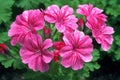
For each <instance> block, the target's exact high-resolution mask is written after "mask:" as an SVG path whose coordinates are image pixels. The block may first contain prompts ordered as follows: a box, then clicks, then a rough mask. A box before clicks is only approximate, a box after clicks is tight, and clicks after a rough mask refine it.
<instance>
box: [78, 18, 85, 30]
mask: <svg viewBox="0 0 120 80" xmlns="http://www.w3.org/2000/svg"><path fill="white" fill-rule="evenodd" d="M78 25H79V27H80V28H81V27H83V25H84V20H83V19H82V18H79V19H78Z"/></svg>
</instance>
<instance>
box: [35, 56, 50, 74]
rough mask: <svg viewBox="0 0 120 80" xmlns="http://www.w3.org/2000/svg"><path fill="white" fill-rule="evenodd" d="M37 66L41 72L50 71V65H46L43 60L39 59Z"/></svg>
mask: <svg viewBox="0 0 120 80" xmlns="http://www.w3.org/2000/svg"><path fill="white" fill-rule="evenodd" d="M37 64H38V65H37V69H38V70H40V71H41V72H45V71H47V70H48V69H49V65H48V64H47V63H45V62H44V61H43V60H42V59H41V58H38V60H37Z"/></svg>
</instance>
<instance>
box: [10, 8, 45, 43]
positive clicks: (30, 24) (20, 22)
mask: <svg viewBox="0 0 120 80" xmlns="http://www.w3.org/2000/svg"><path fill="white" fill-rule="evenodd" d="M43 27H44V15H43V13H42V12H41V11H40V10H38V9H37V10H27V11H24V12H23V13H22V14H20V15H18V16H17V17H16V20H15V21H14V22H13V23H12V24H11V28H10V30H9V31H8V36H10V37H12V39H11V44H12V45H16V44H17V43H20V44H23V43H24V41H26V40H28V39H30V38H31V36H32V35H33V34H36V33H37V32H36V30H41V29H43Z"/></svg>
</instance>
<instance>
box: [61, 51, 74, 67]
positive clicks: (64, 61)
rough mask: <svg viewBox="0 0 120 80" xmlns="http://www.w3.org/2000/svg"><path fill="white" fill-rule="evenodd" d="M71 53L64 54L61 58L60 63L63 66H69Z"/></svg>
mask: <svg viewBox="0 0 120 80" xmlns="http://www.w3.org/2000/svg"><path fill="white" fill-rule="evenodd" d="M72 55H73V53H69V54H68V55H66V56H64V57H63V58H62V61H61V64H62V65H63V66H64V67H65V68H68V67H70V66H71V56H72Z"/></svg>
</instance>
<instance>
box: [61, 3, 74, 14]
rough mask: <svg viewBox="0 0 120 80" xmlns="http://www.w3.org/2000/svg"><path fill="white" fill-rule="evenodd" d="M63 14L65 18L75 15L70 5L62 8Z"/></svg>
mask: <svg viewBox="0 0 120 80" xmlns="http://www.w3.org/2000/svg"><path fill="white" fill-rule="evenodd" d="M61 12H62V13H63V14H64V13H65V16H68V15H71V14H73V9H72V8H71V7H69V6H68V5H65V6H63V7H62V8H61Z"/></svg>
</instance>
